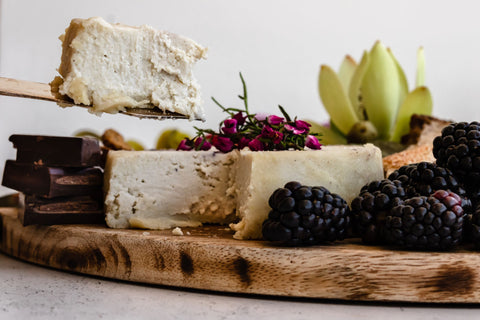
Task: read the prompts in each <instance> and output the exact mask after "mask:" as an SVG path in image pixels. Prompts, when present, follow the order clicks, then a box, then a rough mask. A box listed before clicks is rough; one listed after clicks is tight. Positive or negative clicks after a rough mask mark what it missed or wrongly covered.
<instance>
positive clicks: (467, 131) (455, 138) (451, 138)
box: [433, 122, 480, 187]
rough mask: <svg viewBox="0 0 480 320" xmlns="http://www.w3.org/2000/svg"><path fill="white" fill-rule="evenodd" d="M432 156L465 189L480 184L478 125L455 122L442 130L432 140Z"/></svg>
mask: <svg viewBox="0 0 480 320" xmlns="http://www.w3.org/2000/svg"><path fill="white" fill-rule="evenodd" d="M433 156H434V157H435V159H437V164H438V165H440V166H444V167H446V168H448V169H450V170H451V171H452V172H453V173H454V174H455V175H456V176H457V177H458V178H459V179H460V180H462V181H463V182H464V183H465V184H466V185H467V187H468V186H469V185H472V186H473V185H475V184H478V183H480V123H479V122H470V123H467V122H457V123H452V124H450V125H448V126H446V127H445V128H443V130H442V134H441V135H440V136H438V137H436V138H435V139H434V140H433Z"/></svg>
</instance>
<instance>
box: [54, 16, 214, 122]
mask: <svg viewBox="0 0 480 320" xmlns="http://www.w3.org/2000/svg"><path fill="white" fill-rule="evenodd" d="M60 40H62V42H63V52H62V61H61V65H60V67H59V69H58V72H59V73H60V75H61V78H59V77H57V79H56V80H55V81H53V82H52V86H53V87H57V86H58V91H59V92H60V93H61V94H63V95H67V96H69V97H70V98H71V99H73V101H74V102H75V103H76V104H84V105H92V106H93V108H92V112H95V113H101V112H109V113H116V112H118V111H119V110H124V108H125V107H150V108H151V107H152V105H153V106H158V107H159V108H160V109H162V110H168V111H171V112H178V113H180V114H183V115H187V116H188V117H189V118H190V119H200V120H203V119H204V111H203V107H202V99H201V97H200V89H199V86H198V84H197V81H196V80H195V78H194V76H193V73H192V68H193V66H194V64H195V63H196V62H197V61H198V60H199V59H201V58H206V49H205V48H203V47H202V46H200V45H199V44H197V43H195V42H194V41H192V40H190V39H187V38H185V37H182V36H179V35H176V34H173V33H169V32H164V31H158V30H155V29H153V28H151V27H149V26H141V27H130V26H125V25H120V24H109V23H107V22H106V21H104V20H103V19H102V18H99V17H94V18H90V19H74V20H72V22H71V24H70V26H69V27H68V28H67V29H66V30H65V34H63V35H62V36H61V37H60Z"/></svg>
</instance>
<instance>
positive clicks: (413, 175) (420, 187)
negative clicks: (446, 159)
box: [388, 162, 466, 197]
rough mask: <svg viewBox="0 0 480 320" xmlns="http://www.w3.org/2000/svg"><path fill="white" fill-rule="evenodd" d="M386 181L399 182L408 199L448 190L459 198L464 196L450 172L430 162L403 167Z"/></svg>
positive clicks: (460, 186) (461, 187)
mask: <svg viewBox="0 0 480 320" xmlns="http://www.w3.org/2000/svg"><path fill="white" fill-rule="evenodd" d="M388 179H389V180H399V181H401V182H402V185H403V186H404V188H405V192H406V193H407V196H408V197H416V196H429V195H431V194H433V193H434V192H435V191H437V190H450V191H452V192H454V193H456V194H458V195H459V196H461V197H463V196H465V194H466V192H465V189H464V188H463V186H462V185H461V184H460V183H459V182H458V180H457V179H456V178H455V176H454V175H453V173H452V172H451V171H450V170H448V169H447V168H444V167H442V166H439V165H437V164H435V163H432V162H419V163H412V164H408V165H405V166H403V167H401V168H400V169H398V170H395V171H394V172H392V173H391V174H390V175H389V176H388Z"/></svg>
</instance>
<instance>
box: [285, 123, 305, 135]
mask: <svg viewBox="0 0 480 320" xmlns="http://www.w3.org/2000/svg"><path fill="white" fill-rule="evenodd" d="M283 127H284V128H285V129H286V130H288V131H292V132H293V134H302V133H305V130H303V129H302V130H299V129H297V128H296V127H294V126H292V125H290V124H286V125H284V126H283Z"/></svg>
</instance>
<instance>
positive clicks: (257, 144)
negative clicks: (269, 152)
mask: <svg viewBox="0 0 480 320" xmlns="http://www.w3.org/2000/svg"><path fill="white" fill-rule="evenodd" d="M248 147H249V148H250V150H252V151H262V150H263V143H262V141H260V140H258V139H253V140H252V141H250V142H249V143H248Z"/></svg>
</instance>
